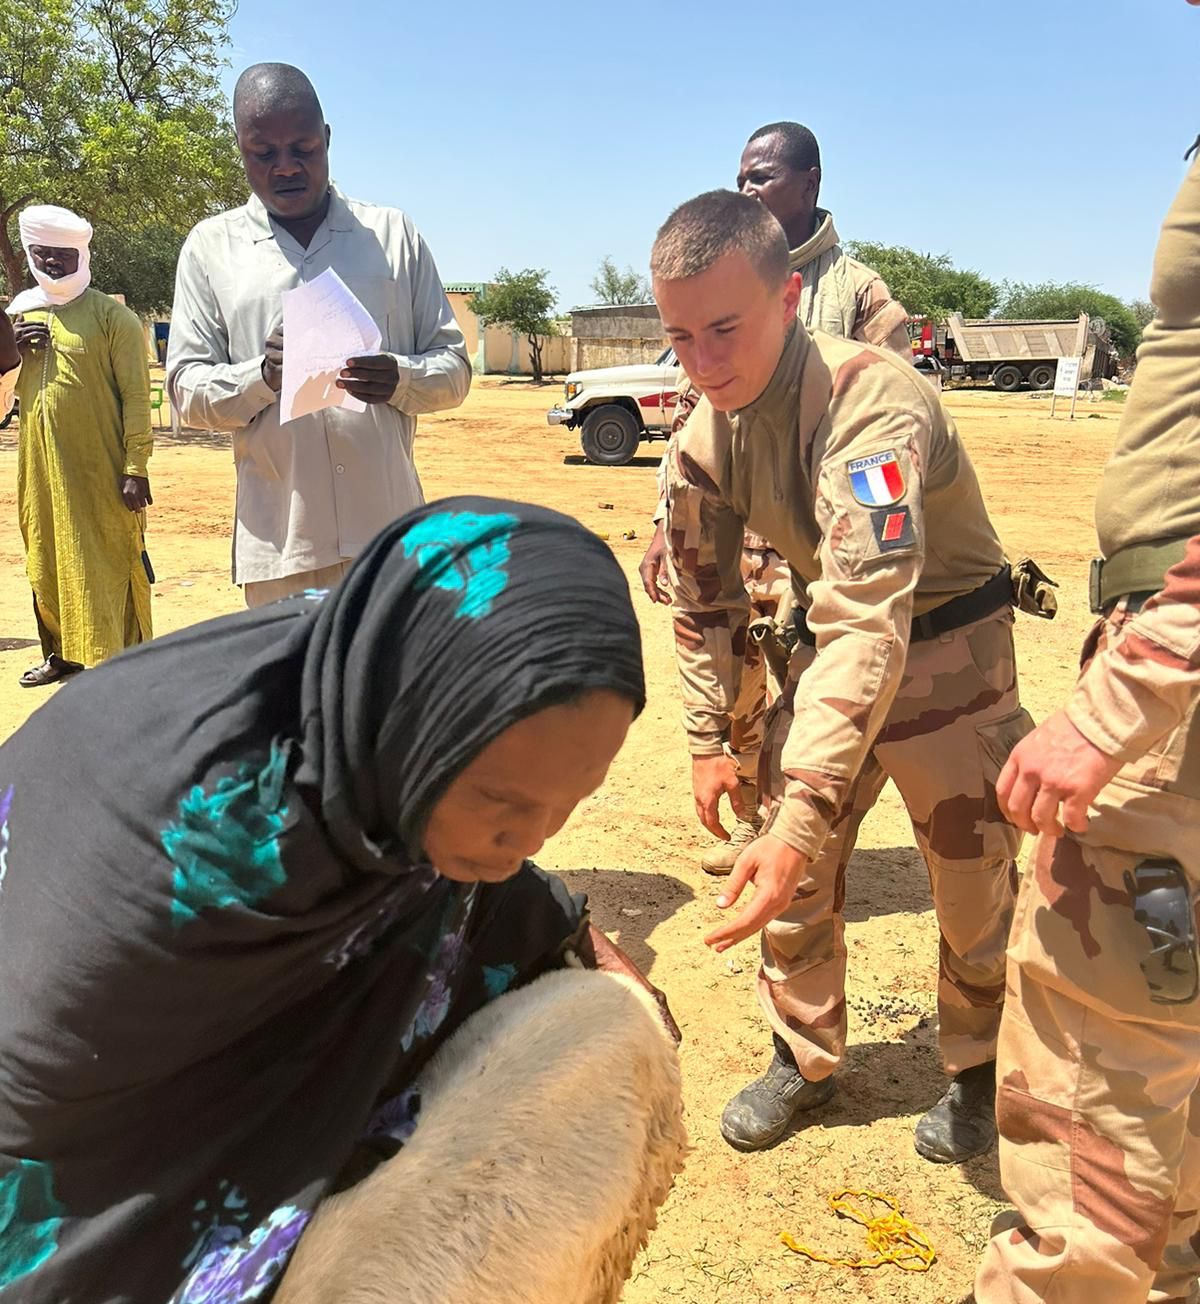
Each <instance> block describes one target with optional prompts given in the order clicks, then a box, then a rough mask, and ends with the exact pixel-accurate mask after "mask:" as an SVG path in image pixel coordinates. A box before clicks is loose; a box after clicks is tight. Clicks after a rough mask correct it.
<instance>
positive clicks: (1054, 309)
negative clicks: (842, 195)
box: [592, 240, 1154, 356]
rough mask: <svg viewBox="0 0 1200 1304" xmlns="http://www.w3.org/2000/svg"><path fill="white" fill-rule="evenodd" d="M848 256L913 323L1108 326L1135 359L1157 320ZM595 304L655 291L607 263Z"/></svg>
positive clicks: (853, 251)
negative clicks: (883, 285) (877, 279)
mask: <svg viewBox="0 0 1200 1304" xmlns="http://www.w3.org/2000/svg"><path fill="white" fill-rule="evenodd" d="M845 249H846V252H847V253H848V254H849V255H850V256H851V257H852V258H857V259H858V260H859V261H860V262H863V263H866V264H867V266H868V267H871V268H874V270H875V271H877V272H878V273H879V274H880V276H882V277H883V279H884V280H885V281H886V282H887V284H888V288H889V289H890V290H891V292H892V294H893V295H894V296H895V297H896V298H897V299H898V300H899V301H900V302H901V303H902V304H904V306H905V307H906V308H907V309H908V311H909V312H910V313H912V314H913V316H914V317H932V318H934V319H936V320H941V319H944V318H945V317H948V316H949V315H950V313H952V312H961V313H962V315H963V316H964V317H968V318H971V317H974V318H985V317H1018V318H1019V317H1026V318H1032V319H1035V320H1037V319H1042V318H1046V319H1053V318H1068V317H1078V316H1079V314H1080V313H1081V312H1086V313H1087V315H1088V316H1089V317H1090V318H1092V320H1093V321H1095V320H1096V319H1097V318H1100V319H1103V321H1104V323H1105V325H1106V326H1107V327H1108V330H1109V334H1110V335H1111V337H1112V341H1113V344H1114V345H1115V346H1116V348H1117V350H1118V352H1119V353H1121V354H1122V355H1125V356H1127V355H1129V354H1131V353H1133V352H1134V350H1135V349H1136V348H1137V346H1138V343H1139V342H1140V341H1141V338H1142V329H1143V327H1145V326H1146V325H1147V324H1148V323H1149V322H1150V321H1151V320H1152V318H1153V317H1154V306H1153V305H1152V304H1150V303H1147V302H1145V300H1142V299H1135V300H1133V301H1132V302H1130V303H1123V302H1122V301H1121V300H1120V299H1118V298H1117V297H1116V296H1115V295H1112V294H1105V292H1104V291H1103V290H1099V289H1097V288H1096V287H1095V286H1094V285H1080V284H1077V283H1076V282H1073V281H1068V282H1064V283H1062V284H1059V283H1057V282H1054V281H1043V282H1042V283H1041V284H1039V285H1030V284H1027V283H1025V282H1023V281H999V282H997V281H992V280H989V279H988V278H987V277H986V276H984V275H982V274H981V273H980V272H977V271H975V270H973V269H971V268H962V267H955V266H954V264H953V262H952V261H951V259H950V255H949V254H928V253H919V252H918V251H917V250H915V249H906V248H905V247H904V246H903V245H886V244H878V243H876V242H874V241H870V240H850V241H847V242H846V245H845ZM592 291H593V293H594V294H595V295H596V302H597V303H607V304H630V303H646V302H648V301H649V299H650V287H649V285H648V284H647V282H646V279H645V277H643V276H639V275H638V273H636V272H635V271H634V270H633V269H632V268H626V269H625V271H624V272H622V271H620V270H619V269H618V268H617V266H616V265H615V264H614V262H613V260H612V259H611V258H609V257H606V258H604V259H603V260H602V261H601V263H600V267H599V270H598V271H597V273H596V276H595V278H594V280H593V281H592Z"/></svg>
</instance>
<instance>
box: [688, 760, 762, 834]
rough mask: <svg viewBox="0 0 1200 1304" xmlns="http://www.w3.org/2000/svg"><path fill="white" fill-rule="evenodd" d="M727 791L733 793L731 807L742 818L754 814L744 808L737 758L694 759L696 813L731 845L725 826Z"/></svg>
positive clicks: (702, 821)
mask: <svg viewBox="0 0 1200 1304" xmlns="http://www.w3.org/2000/svg"><path fill="white" fill-rule="evenodd" d="M723 792H725V793H728V794H729V804H730V805H731V806H732V807H733V813H734V814H735V815H736V816H737V817H738V818H739V819H743V818H746V817H748V816H749V814H750V812H749V811H746V810H743V809H742V796H741V785H740V784H739V783H738V770H737V765H736V764H735V763H734V760H733V757H731V756H726V755H724V754H723V753H722V754H721V755H719V756H693V757H692V797H693V798H694V799H695V802H696V814H697V815H698V816H699V817H700V823H701V824H703V825H704V827H705V828H706V829H707V830H708V831H709V832H710V833H711V834H712V835H713V836H714V837H718V838H720V839H721V841H722V842H728V841H729V834H728V833H726V832H725V828H724V825H722V823H721V794H722V793H723Z"/></svg>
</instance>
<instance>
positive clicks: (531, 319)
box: [471, 267, 557, 384]
mask: <svg viewBox="0 0 1200 1304" xmlns="http://www.w3.org/2000/svg"><path fill="white" fill-rule="evenodd" d="M549 275H550V273H549V272H547V271H545V270H541V271H539V270H538V269H536V268H533V267H526V268H525V269H524V270H523V271H520V272H510V271H509V270H508V269H507V268H506V267H502V268H501V269H500V270H499V271H498V272H497V273H496V275H495V276H494V277H493V278H492V281H491V283H490V284H489V285H488V287H487V288H486V289H485V290H483V291H482V292H481V293H479V294H475V295H472V297H471V310H472V311H473V312H474V313H475V314H476V316H478V318H479V320H480V321H481V322H482V323H483V325H484V326H506V327H507V328H508V329H509V330H511V331H516V332H517V334H518V335H524V336H525V338H526V339H527V340H528V341H529V353H530V358H531V361H532V363H533V379H534V382H535V383H536V384H541V381H542V339H543V338H544V337H545V336H547V335H553V334H554V329H555V328H554V319H553V317H552V316H551V314H552V313H553V311H554V303H555V300H556V298H557V295H556V294H555V291H554V290H553V289H552V288H551V287H550V286H549V285H547V284H546V278H547V277H548V276H549Z"/></svg>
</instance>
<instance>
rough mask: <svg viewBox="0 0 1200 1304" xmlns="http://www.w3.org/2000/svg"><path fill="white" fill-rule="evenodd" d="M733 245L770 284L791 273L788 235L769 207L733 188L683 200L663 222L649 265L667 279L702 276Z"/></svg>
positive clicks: (778, 282) (729, 250)
mask: <svg viewBox="0 0 1200 1304" xmlns="http://www.w3.org/2000/svg"><path fill="white" fill-rule="evenodd" d="M734 251H739V252H741V253H743V254H745V255H746V257H747V258H748V259H749V260H750V263H751V265H752V266H753V267H754V270H755V271H756V272H757V273H758V274H759V276H761V277H762V279H763V281H764V282H766V284H767V285H772V286H773V285H777V284H780V283H781V282H782V281H784V280H785V279H786V278H787V274H788V245H787V237H786V236H785V235H784V233H783V227H781V226H780V225H779V223H778V222H777V221H776V220H775V219H774V218H773V217H772V216H771V213H770V210H769V209H767V208H766V207H765V206H764V205H762V204H760V203H759V202H758V200H756V199H751V198H750V197H749V196H748V195H739V194H737V193H736V192H735V191H733V190H709V191H707V192H706V193H705V194H703V195H697V196H696V198H695V199H689V200H688V201H687V203H686V204H680V205H679V207H678V208H677V209H676V210H675V211H674V212H673V213H672V214H671V216H670V217H668V218H667V220H666V221H665V222H664V223H663V224H662V226H660V227H659V229H658V235H657V236H656V237H655V239H654V249H653V250H652V251H651V254H650V271H651V272H652V274H653V275H655V276H657V277H660V278H661V279H662V280H664V281H680V280H683V279H684V278H685V277H688V276H699V274H700V273H701V272H706V271H708V269H709V268H710V267H711V266H712V265H713V264H714V263H715V262H716V261H717V260H718V259H720V258H723V257H724V256H725V255H726V254H728V253H733V252H734Z"/></svg>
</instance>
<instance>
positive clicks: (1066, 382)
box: [1054, 358, 1083, 398]
mask: <svg viewBox="0 0 1200 1304" xmlns="http://www.w3.org/2000/svg"><path fill="white" fill-rule="evenodd" d="M1082 362H1083V359H1082V358H1059V360H1058V369H1057V370H1056V371H1055V373H1054V394H1055V397H1057V398H1071V397H1073V395H1074V393H1075V391H1076V390H1077V389H1078V388H1079V368H1080V365H1081V364H1082Z"/></svg>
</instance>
